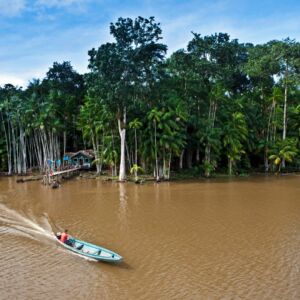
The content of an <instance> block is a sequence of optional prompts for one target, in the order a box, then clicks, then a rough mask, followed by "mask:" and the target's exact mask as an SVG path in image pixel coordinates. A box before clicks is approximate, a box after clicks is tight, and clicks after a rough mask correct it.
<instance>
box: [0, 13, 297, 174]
mask: <svg viewBox="0 0 300 300" xmlns="http://www.w3.org/2000/svg"><path fill="white" fill-rule="evenodd" d="M110 33H111V35H112V36H113V38H114V42H111V43H105V44H102V45H100V47H99V48H98V49H91V50H90V51H89V52H88V55H89V61H88V69H89V71H88V72H87V74H83V75H81V74H78V73H77V72H76V71H75V70H74V68H73V67H72V65H71V63H70V62H62V63H58V62H55V63H54V64H53V66H51V67H50V68H49V70H48V72H47V73H46V76H45V78H43V79H33V80H32V81H31V82H30V83H29V85H28V86H27V87H26V88H20V87H16V86H13V85H11V84H6V85H4V86H2V87H0V120H1V128H0V132H1V135H0V168H1V170H2V171H3V172H8V174H26V173H28V172H31V171H32V170H39V171H41V172H43V171H44V170H45V169H46V167H47V159H52V160H56V159H61V158H62V156H63V155H64V153H66V152H67V151H77V150H79V149H93V150H94V153H95V161H94V164H95V168H96V170H97V173H98V174H100V173H102V172H103V171H104V170H110V172H111V174H112V176H117V175H118V176H119V179H120V180H125V179H126V176H127V175H128V174H130V173H131V174H133V175H135V176H137V175H138V173H141V172H145V173H147V174H153V176H154V177H155V178H156V179H157V180H160V179H169V178H170V172H171V171H172V172H173V171H177V172H190V173H191V174H194V175H195V176H200V175H202V176H206V177H209V176H212V175H213V174H215V173H218V172H219V173H228V174H230V175H234V174H241V173H249V172H252V171H260V172H280V171H284V170H286V171H297V170H300V151H299V149H300V43H299V42H297V41H295V40H291V39H289V38H287V39H285V40H282V41H278V40H273V41H270V42H268V43H266V44H259V45H253V44H250V43H248V44H244V43H240V42H239V41H238V40H237V39H230V37H229V35H228V34H226V33H216V34H212V35H210V36H202V35H200V34H198V33H192V35H191V40H190V42H189V43H188V45H187V47H186V49H180V50H178V51H176V52H174V53H172V54H170V55H168V56H167V46H166V45H165V44H163V43H162V30H161V26H160V24H159V23H157V22H156V21H155V19H154V18H153V17H150V18H148V19H147V18H142V17H138V18H136V19H134V20H133V19H130V18H119V19H118V21H117V22H116V23H111V25H110Z"/></svg>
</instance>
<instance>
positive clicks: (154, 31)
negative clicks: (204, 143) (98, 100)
mask: <svg viewBox="0 0 300 300" xmlns="http://www.w3.org/2000/svg"><path fill="white" fill-rule="evenodd" d="M110 33H111V34H112V35H113V37H114V38H115V43H107V44H104V45H102V46H100V47H99V48H98V50H95V49H92V50H90V51H89V56H90V60H89V69H90V74H89V76H88V86H89V88H90V89H91V90H93V91H95V92H96V93H99V94H100V95H101V97H102V98H103V99H104V101H106V103H107V105H108V107H110V109H111V111H112V112H114V114H115V115H116V119H117V122H118V128H119V135H120V140H121V143H120V144H121V149H120V153H121V157H120V169H119V180H120V181H124V180H125V179H126V168H125V146H126V126H127V119H128V114H130V111H131V110H132V109H133V107H134V106H135V105H137V102H138V101H139V100H143V99H146V95H147V93H149V91H151V88H152V86H153V82H155V81H157V80H158V79H159V78H158V69H159V65H160V64H161V63H162V60H163V58H164V55H165V53H166V50H167V47H166V46H165V45H163V44H161V43H159V42H158V41H159V40H160V39H161V29H160V24H159V23H156V22H155V19H154V17H150V18H149V19H144V18H142V17H138V18H136V19H135V20H132V19H130V18H119V19H118V21H117V22H116V23H114V24H113V23H111V25H110Z"/></svg>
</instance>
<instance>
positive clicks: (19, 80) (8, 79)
mask: <svg viewBox="0 0 300 300" xmlns="http://www.w3.org/2000/svg"><path fill="white" fill-rule="evenodd" d="M9 83H10V84H13V85H17V86H25V85H26V81H25V80H24V77H23V76H22V75H20V77H19V76H16V75H8V74H0V86H3V85H5V84H9Z"/></svg>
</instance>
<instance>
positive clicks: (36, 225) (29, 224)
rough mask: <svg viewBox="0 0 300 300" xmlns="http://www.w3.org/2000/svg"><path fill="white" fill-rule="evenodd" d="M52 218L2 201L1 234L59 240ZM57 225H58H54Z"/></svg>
mask: <svg viewBox="0 0 300 300" xmlns="http://www.w3.org/2000/svg"><path fill="white" fill-rule="evenodd" d="M51 223H52V222H51V221H50V218H49V217H48V215H47V214H44V215H42V216H40V217H39V218H38V219H37V218H36V217H34V216H33V214H30V213H27V215H23V214H21V213H19V212H18V211H16V210H14V209H12V208H9V207H7V206H6V205H5V204H3V203H0V236H1V235H8V236H17V237H20V238H29V239H31V240H36V241H38V242H44V243H47V242H51V243H52V242H53V241H55V242H58V241H57V239H56V237H55V235H54V233H53V229H52V226H51ZM52 225H54V224H52ZM54 227H56V226H54ZM60 249H61V250H62V251H64V252H67V253H70V254H73V255H76V256H80V257H82V258H84V259H85V260H88V261H97V260H95V259H92V258H88V257H85V256H83V255H80V254H77V253H74V252H71V251H67V250H66V249H64V248H63V247H60Z"/></svg>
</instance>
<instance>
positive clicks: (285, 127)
mask: <svg viewBox="0 0 300 300" xmlns="http://www.w3.org/2000/svg"><path fill="white" fill-rule="evenodd" d="M285 73H286V74H285V76H286V77H285V86H284V107H283V131H282V140H283V141H284V140H285V139H286V130H287V117H286V115H287V94H288V85H287V76H288V70H287V68H286V72H285ZM281 164H282V168H285V159H284V158H283V159H282V163H281Z"/></svg>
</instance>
